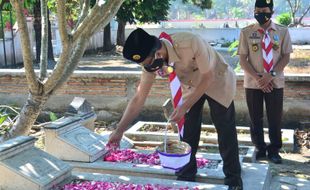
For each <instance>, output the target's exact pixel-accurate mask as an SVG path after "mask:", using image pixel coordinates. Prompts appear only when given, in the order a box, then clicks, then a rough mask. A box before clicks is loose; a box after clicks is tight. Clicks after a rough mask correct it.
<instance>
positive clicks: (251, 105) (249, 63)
mask: <svg viewBox="0 0 310 190" xmlns="http://www.w3.org/2000/svg"><path fill="white" fill-rule="evenodd" d="M272 14H273V2H272V0H257V1H256V3H255V13H254V16H255V18H256V20H257V21H258V23H257V24H253V25H250V26H248V27H245V28H244V29H243V30H242V31H241V34H240V43H239V49H238V54H239V56H240V65H241V67H242V68H243V69H244V87H245V93H246V100H247V105H248V109H249V114H250V118H251V138H252V142H253V144H254V145H255V146H256V149H257V152H256V158H257V159H261V158H265V157H266V151H267V152H268V158H269V159H270V160H271V161H272V162H274V163H281V162H282V159H281V156H280V155H279V150H280V148H281V146H282V139H281V120H282V109H283V88H284V74H283V70H284V67H285V66H286V65H287V64H288V62H289V59H290V53H291V52H292V45H291V40H290V35H289V32H288V30H287V28H286V27H283V26H280V25H277V24H275V23H273V22H272V21H271V20H270V18H271V15H272ZM264 100H265V104H266V111H267V119H268V127H269V139H270V144H269V145H268V146H267V145H266V143H265V141H264V132H263V101H264Z"/></svg>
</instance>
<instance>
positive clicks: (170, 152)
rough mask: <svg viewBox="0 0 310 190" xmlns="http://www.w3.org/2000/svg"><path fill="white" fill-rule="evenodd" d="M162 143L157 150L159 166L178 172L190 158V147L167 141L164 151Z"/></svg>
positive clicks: (178, 142)
mask: <svg viewBox="0 0 310 190" xmlns="http://www.w3.org/2000/svg"><path fill="white" fill-rule="evenodd" d="M164 146H165V144H164V143H162V144H161V145H160V146H158V148H157V152H158V155H159V159H160V163H161V166H162V167H164V168H168V169H172V170H180V169H181V168H182V167H183V166H185V165H186V164H187V163H188V162H189V160H190V157H191V152H192V150H191V147H190V146H189V144H187V143H186V142H181V141H175V140H174V141H173V140H167V143H166V149H165V147H164Z"/></svg>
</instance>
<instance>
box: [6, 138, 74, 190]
mask: <svg viewBox="0 0 310 190" xmlns="http://www.w3.org/2000/svg"><path fill="white" fill-rule="evenodd" d="M34 143H35V138H34V137H26V136H20V137H17V138H14V139H11V140H8V141H6V142H4V143H2V144H0V171H1V172H0V189H1V190H26V189H27V190H28V189H29V190H30V189H31V190H45V189H50V188H52V187H53V186H54V185H57V184H59V183H61V182H62V181H64V180H65V179H67V178H68V177H70V176H71V169H72V168H71V167H70V165H69V164H67V163H65V162H63V161H61V160H58V159H57V158H55V157H53V156H51V155H49V154H47V153H46V152H44V151H42V150H40V149H38V148H35V147H34Z"/></svg>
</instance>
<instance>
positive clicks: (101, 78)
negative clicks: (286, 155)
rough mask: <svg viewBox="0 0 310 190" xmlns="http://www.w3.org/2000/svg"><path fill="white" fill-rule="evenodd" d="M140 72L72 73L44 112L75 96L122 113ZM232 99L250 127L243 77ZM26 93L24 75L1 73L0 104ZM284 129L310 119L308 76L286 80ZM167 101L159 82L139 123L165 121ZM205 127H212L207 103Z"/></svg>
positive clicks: (62, 106)
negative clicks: (164, 114) (207, 124)
mask: <svg viewBox="0 0 310 190" xmlns="http://www.w3.org/2000/svg"><path fill="white" fill-rule="evenodd" d="M139 76H140V72H134V71H128V72H123V71H119V72H118V71H110V72H107V71H75V72H74V74H73V75H72V76H71V78H70V79H69V80H68V81H67V82H66V83H65V85H64V86H63V87H62V88H61V89H59V90H58V91H56V92H55V95H53V96H52V97H51V99H49V101H48V102H47V105H46V108H45V109H50V110H53V111H55V112H64V111H65V109H66V107H67V106H68V105H69V104H70V103H71V101H72V100H73V98H74V97H75V96H79V97H84V98H86V99H87V100H88V101H89V102H90V103H91V104H92V105H93V106H94V107H95V109H96V111H99V110H107V111H113V112H117V113H122V112H123V111H124V109H125V107H126V105H127V103H128V101H129V100H130V99H131V97H132V96H133V95H134V93H135V90H136V87H137V85H138V84H139ZM237 78H238V79H237V94H236V98H235V106H236V118H237V124H238V125H245V126H249V118H248V112H247V107H246V103H245V94H244V88H243V76H242V75H238V77H237ZM27 94H28V89H27V83H26V78H25V75H24V73H23V71H20V70H19V71H16V70H9V69H7V70H4V69H3V70H0V104H7V105H17V106H22V105H23V104H24V102H25V100H26V98H27ZM284 96H285V99H284V116H283V117H284V118H283V119H284V124H285V128H295V127H297V126H298V125H299V122H300V121H309V119H310V75H288V76H286V88H285V90H284ZM169 97H170V91H169V87H168V80H166V79H161V78H158V79H157V80H156V83H155V84H154V86H153V88H152V91H151V94H150V96H149V98H148V100H147V103H146V106H145V109H144V110H143V112H142V114H141V115H140V117H139V118H138V119H139V120H148V121H164V118H163V113H162V108H161V105H162V104H163V103H164V101H165V100H166V99H167V98H169ZM205 112H206V113H205V116H204V123H211V120H210V118H209V111H208V106H207V103H206V104H205Z"/></svg>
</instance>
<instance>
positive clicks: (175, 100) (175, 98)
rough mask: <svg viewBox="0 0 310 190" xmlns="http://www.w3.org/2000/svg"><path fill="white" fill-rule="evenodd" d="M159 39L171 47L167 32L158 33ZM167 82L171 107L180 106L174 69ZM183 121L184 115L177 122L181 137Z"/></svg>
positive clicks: (181, 101)
mask: <svg viewBox="0 0 310 190" xmlns="http://www.w3.org/2000/svg"><path fill="white" fill-rule="evenodd" d="M159 39H160V40H165V41H166V42H168V43H169V44H170V45H171V47H172V38H171V36H170V35H169V34H167V33H165V32H162V33H161V34H160V35H159ZM169 65H172V66H173V65H174V63H170V64H169ZM169 83H170V90H171V95H172V98H173V107H174V108H176V107H178V106H181V105H182V104H183V99H182V89H181V82H180V80H179V78H178V76H177V75H176V72H175V71H174V70H173V72H172V73H170V74H169ZM184 123H185V116H183V117H182V119H181V120H180V121H179V122H178V123H177V124H178V130H179V135H180V136H181V137H183V133H184Z"/></svg>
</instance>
